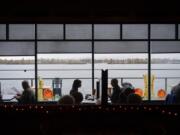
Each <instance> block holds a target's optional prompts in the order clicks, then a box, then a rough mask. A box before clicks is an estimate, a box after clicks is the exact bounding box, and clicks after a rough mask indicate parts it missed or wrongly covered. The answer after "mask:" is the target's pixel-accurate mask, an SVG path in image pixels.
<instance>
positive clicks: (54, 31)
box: [37, 24, 64, 40]
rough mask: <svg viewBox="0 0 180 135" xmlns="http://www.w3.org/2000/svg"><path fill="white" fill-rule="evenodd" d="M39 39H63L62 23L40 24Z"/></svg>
mask: <svg viewBox="0 0 180 135" xmlns="http://www.w3.org/2000/svg"><path fill="white" fill-rule="evenodd" d="M37 28H38V39H51V40H52V39H63V38H64V36H63V25H62V24H38V27H37Z"/></svg>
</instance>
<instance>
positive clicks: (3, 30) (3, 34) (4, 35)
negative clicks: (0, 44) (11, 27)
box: [0, 24, 6, 39]
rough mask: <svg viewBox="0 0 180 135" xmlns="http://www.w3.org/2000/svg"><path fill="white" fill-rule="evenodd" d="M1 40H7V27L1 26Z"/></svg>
mask: <svg viewBox="0 0 180 135" xmlns="http://www.w3.org/2000/svg"><path fill="white" fill-rule="evenodd" d="M0 39H6V25H5V24H0Z"/></svg>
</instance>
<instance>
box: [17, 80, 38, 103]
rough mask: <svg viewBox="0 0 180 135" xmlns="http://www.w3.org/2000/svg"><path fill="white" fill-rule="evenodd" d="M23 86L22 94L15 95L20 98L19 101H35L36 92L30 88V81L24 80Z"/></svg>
mask: <svg viewBox="0 0 180 135" xmlns="http://www.w3.org/2000/svg"><path fill="white" fill-rule="evenodd" d="M22 87H23V89H24V91H23V92H22V94H21V95H20V94H18V95H17V96H15V98H16V99H17V100H18V102H19V103H26V104H30V103H34V102H35V94H34V91H33V90H32V89H31V88H30V86H29V83H28V81H23V82H22Z"/></svg>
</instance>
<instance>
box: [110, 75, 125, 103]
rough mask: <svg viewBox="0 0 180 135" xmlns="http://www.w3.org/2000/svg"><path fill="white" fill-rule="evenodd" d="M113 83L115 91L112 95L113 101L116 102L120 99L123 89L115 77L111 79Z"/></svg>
mask: <svg viewBox="0 0 180 135" xmlns="http://www.w3.org/2000/svg"><path fill="white" fill-rule="evenodd" d="M111 85H112V87H113V92H112V95H111V96H110V99H111V103H113V104H116V103H118V101H119V95H120V93H121V92H122V90H121V88H120V87H119V85H118V80H117V79H115V78H114V79H112V80H111Z"/></svg>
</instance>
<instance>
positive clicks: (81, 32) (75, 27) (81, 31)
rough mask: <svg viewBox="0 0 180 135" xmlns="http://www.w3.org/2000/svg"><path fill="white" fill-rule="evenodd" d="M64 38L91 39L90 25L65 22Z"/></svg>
mask: <svg viewBox="0 0 180 135" xmlns="http://www.w3.org/2000/svg"><path fill="white" fill-rule="evenodd" d="M66 39H92V25H90V24H67V25H66Z"/></svg>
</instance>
